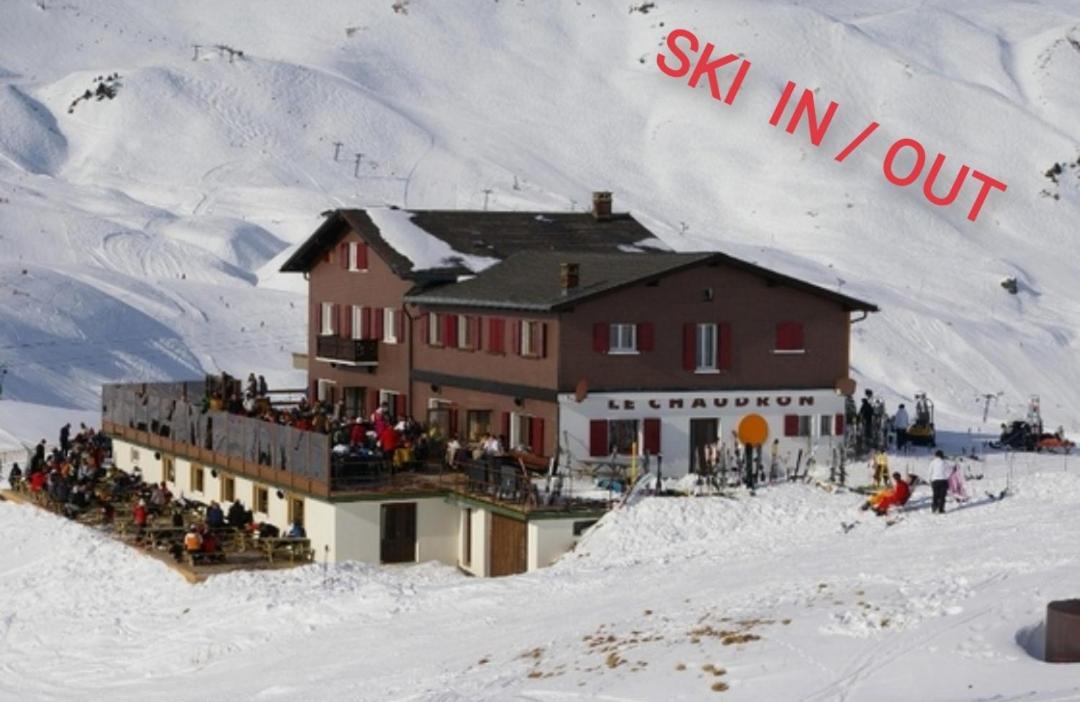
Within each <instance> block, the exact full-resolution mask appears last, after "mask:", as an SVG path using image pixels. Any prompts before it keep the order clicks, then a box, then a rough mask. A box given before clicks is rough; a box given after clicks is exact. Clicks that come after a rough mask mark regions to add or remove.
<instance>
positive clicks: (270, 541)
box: [256, 536, 315, 563]
mask: <svg viewBox="0 0 1080 702" xmlns="http://www.w3.org/2000/svg"><path fill="white" fill-rule="evenodd" d="M256 543H257V544H258V546H259V550H261V551H262V552H263V553H264V554H266V560H267V562H269V563H273V562H274V557H275V556H279V557H280V556H288V558H289V563H296V561H297V560H299V561H300V562H302V563H304V562H311V561H314V560H315V549H313V548H311V539H306V538H292V537H288V536H281V537H266V538H260V539H259V540H258V541H257V542H256Z"/></svg>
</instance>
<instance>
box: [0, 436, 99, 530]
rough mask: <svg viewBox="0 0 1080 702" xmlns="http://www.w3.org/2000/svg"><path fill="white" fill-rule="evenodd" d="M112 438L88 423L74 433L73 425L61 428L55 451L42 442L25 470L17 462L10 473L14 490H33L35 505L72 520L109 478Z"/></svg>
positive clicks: (35, 448)
mask: <svg viewBox="0 0 1080 702" xmlns="http://www.w3.org/2000/svg"><path fill="white" fill-rule="evenodd" d="M109 450H110V442H109V439H108V437H106V436H104V435H103V434H99V433H98V432H96V431H94V430H93V429H92V428H90V427H87V426H86V425H85V424H81V425H80V426H79V432H78V433H77V434H75V435H72V433H71V424H65V425H64V426H63V427H62V428H61V429H60V441H59V443H58V445H57V446H56V447H55V448H53V449H52V450H51V451H50V450H49V449H48V446H47V442H46V440H45V439H42V440H41V441H40V442H39V443H38V444H37V445H36V446H35V447H34V449H33V451H32V453H31V454H30V460H29V463H28V464H27V466H26V469H25V471H24V470H23V468H22V467H20V465H19V464H18V463H14V464H13V465H12V467H11V471H10V472H9V474H8V484H9V485H10V486H11V488H12V489H13V490H20V489H25V490H27V491H29V493H30V494H31V495H32V497H33V499H34V501H35V502H38V503H39V504H42V505H46V506H48V507H50V508H52V509H55V510H56V511H58V512H62V513H63V514H65V515H67V516H69V517H75V516H77V515H78V514H80V513H82V512H83V511H85V510H87V509H89V508H90V506H91V504H92V503H93V501H94V496H95V490H96V488H97V486H98V483H99V482H100V481H101V480H102V479H103V478H105V476H106V471H105V468H104V465H105V458H106V456H107V455H108V453H109Z"/></svg>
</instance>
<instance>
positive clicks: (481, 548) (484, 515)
mask: <svg viewBox="0 0 1080 702" xmlns="http://www.w3.org/2000/svg"><path fill="white" fill-rule="evenodd" d="M466 507H470V505H462V506H460V507H459V512H460V517H459V521H458V534H459V535H460V534H461V533H462V529H464V527H465V509H466ZM471 509H472V560H471V561H469V563H465V562H464V561H463V560H462V558H464V555H465V540H464V539H459V544H458V560H457V564H458V567H459V568H461V569H462V570H464V571H465V572H467V573H472V574H473V575H475V576H477V577H481V578H486V577H487V576H488V572H489V571H488V567H489V556H490V554H489V553H488V534H490V533H491V513H490V512H488V511H487V510H486V509H482V508H480V507H471Z"/></svg>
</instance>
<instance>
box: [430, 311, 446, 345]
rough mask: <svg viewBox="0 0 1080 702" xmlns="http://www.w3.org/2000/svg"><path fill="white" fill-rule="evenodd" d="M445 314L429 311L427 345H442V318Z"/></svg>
mask: <svg viewBox="0 0 1080 702" xmlns="http://www.w3.org/2000/svg"><path fill="white" fill-rule="evenodd" d="M444 316H445V315H441V314H436V313H435V312H431V313H430V314H428V323H427V329H428V345H429V346H442V345H443V318H444Z"/></svg>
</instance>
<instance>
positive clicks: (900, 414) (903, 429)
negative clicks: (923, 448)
mask: <svg viewBox="0 0 1080 702" xmlns="http://www.w3.org/2000/svg"><path fill="white" fill-rule="evenodd" d="M909 424H911V419H910V418H909V417H908V413H907V409H906V408H905V407H904V405H903V403H901V404H900V406H899V407H898V408H897V409H896V415H895V416H893V428H894V429H896V450H897V451H903V450H904V447H905V446H907V428H908V425H909Z"/></svg>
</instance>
